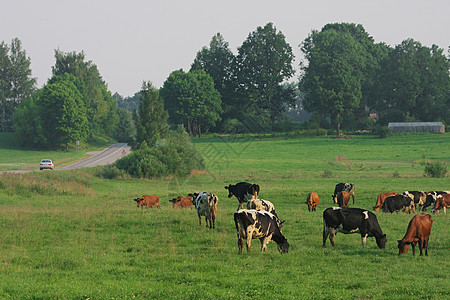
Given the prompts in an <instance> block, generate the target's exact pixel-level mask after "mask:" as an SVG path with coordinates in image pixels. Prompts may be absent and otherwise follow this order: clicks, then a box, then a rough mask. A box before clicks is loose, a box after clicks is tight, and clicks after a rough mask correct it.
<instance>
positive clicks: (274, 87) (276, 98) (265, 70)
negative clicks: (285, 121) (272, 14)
mask: <svg viewBox="0 0 450 300" xmlns="http://www.w3.org/2000/svg"><path fill="white" fill-rule="evenodd" d="M293 59H294V54H293V53H292V48H291V46H290V45H289V44H288V43H287V42H286V39H285V36H284V35H283V33H281V32H280V31H277V30H276V28H275V27H274V26H273V24H272V23H267V24H266V25H265V26H264V27H258V28H257V29H256V30H255V31H254V32H251V33H250V34H249V35H248V37H247V39H246V40H245V41H244V42H243V44H242V45H241V46H240V47H239V48H238V55H237V68H238V71H237V80H238V83H239V86H240V88H241V91H243V93H244V94H246V95H247V97H248V100H249V101H251V102H253V103H256V104H257V105H258V106H259V107H260V108H261V109H263V110H268V111H269V112H270V118H271V121H272V123H273V122H274V121H275V118H276V115H277V114H278V113H279V110H278V108H279V106H280V101H281V102H285V104H291V99H290V98H289V97H288V99H283V98H280V95H282V94H280V91H281V89H280V84H281V83H282V82H283V81H285V80H287V79H289V78H290V77H292V76H293V75H294V69H293V67H292V62H293ZM242 104H243V103H240V106H242ZM244 104H245V103H244Z"/></svg>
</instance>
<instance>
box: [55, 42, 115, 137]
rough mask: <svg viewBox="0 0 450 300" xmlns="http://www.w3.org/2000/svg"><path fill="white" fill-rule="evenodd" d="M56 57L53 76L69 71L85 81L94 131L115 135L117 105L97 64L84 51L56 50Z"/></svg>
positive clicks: (88, 107)
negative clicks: (87, 57)
mask: <svg viewBox="0 0 450 300" xmlns="http://www.w3.org/2000/svg"><path fill="white" fill-rule="evenodd" d="M55 59H56V62H55V66H53V67H52V72H53V76H57V75H63V74H65V73H68V74H72V75H74V76H75V77H76V78H78V79H80V80H81V81H82V82H83V83H84V86H85V87H86V94H87V97H86V98H85V101H86V103H85V105H86V108H87V111H88V120H89V124H90V126H91V129H92V131H93V132H95V133H99V134H107V135H113V133H114V131H115V130H116V126H117V124H118V122H119V117H118V115H117V105H116V101H115V100H114V98H113V97H112V95H111V92H109V91H108V89H107V85H106V83H105V82H104V81H103V79H102V77H101V75H100V72H99V71H98V69H97V66H96V65H95V64H94V63H92V61H86V57H85V54H84V52H81V53H76V52H69V53H64V52H62V51H60V50H55Z"/></svg>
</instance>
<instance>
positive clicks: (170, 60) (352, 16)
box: [0, 0, 450, 97]
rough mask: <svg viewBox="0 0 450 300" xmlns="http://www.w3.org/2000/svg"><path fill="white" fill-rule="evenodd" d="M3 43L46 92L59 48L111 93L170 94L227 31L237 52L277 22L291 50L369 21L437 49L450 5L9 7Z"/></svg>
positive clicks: (94, 1)
mask: <svg viewBox="0 0 450 300" xmlns="http://www.w3.org/2000/svg"><path fill="white" fill-rule="evenodd" d="M1 7H2V13H1V17H0V41H5V42H6V43H7V44H10V43H11V40H12V39H13V38H15V37H18V38H19V39H20V40H21V41H22V44H23V48H24V49H25V51H26V52H27V56H29V57H30V58H31V68H32V72H33V77H36V78H37V80H38V86H39V87H41V86H42V85H43V84H44V83H46V81H47V80H48V78H50V76H51V67H52V66H53V65H54V64H55V58H54V50H55V49H60V50H61V51H64V52H72V51H76V52H81V51H84V52H85V54H86V57H87V60H91V61H92V62H93V63H94V64H96V65H97V67H98V69H99V71H100V74H101V75H102V77H103V79H104V80H105V81H106V82H107V84H108V87H109V89H110V91H111V92H112V93H115V92H118V93H119V94H121V95H122V96H124V97H126V96H132V95H134V93H135V92H137V91H139V90H140V88H141V85H142V82H143V81H144V80H145V81H151V82H152V83H153V85H154V86H156V87H157V88H159V87H161V85H162V84H163V82H164V81H165V80H166V79H167V77H168V76H169V74H170V73H171V72H172V71H174V70H177V69H180V68H182V69H184V70H185V71H188V70H189V68H190V65H191V63H192V61H193V60H194V58H195V56H196V53H197V52H198V51H199V50H200V49H201V48H202V47H204V46H209V42H210V41H211V38H212V37H213V35H214V34H216V33H218V32H220V33H221V34H222V35H223V37H224V39H225V41H227V42H228V43H229V45H230V49H231V50H232V51H233V52H234V53H235V54H236V53H237V48H238V47H239V46H241V45H242V42H243V41H244V40H245V39H246V38H247V36H248V34H249V33H250V32H252V31H254V30H256V28H257V27H258V26H264V25H265V24H267V23H268V22H272V23H273V24H274V26H275V27H276V28H277V30H279V31H281V32H282V33H283V34H284V35H285V37H286V40H287V42H288V43H289V44H290V45H291V47H292V49H293V51H294V55H295V56H296V61H295V65H294V67H295V68H296V69H298V64H299V59H300V57H301V52H300V48H299V44H300V43H301V42H302V41H303V40H304V39H305V38H306V37H307V36H308V34H309V33H311V31H312V30H314V29H315V30H320V29H321V28H322V27H323V26H324V25H325V24H328V23H336V22H339V23H340V22H348V23H356V24H362V25H363V26H364V28H365V30H366V31H367V32H368V33H369V35H371V36H372V37H373V38H374V39H375V42H377V43H378V42H385V43H386V44H388V45H390V46H395V45H397V44H400V43H401V42H402V41H403V40H405V39H407V38H412V39H414V40H416V41H419V42H421V43H422V44H423V45H425V46H428V47H430V46H431V45H432V44H436V45H438V46H439V47H440V48H444V49H445V53H447V49H448V46H449V44H450V0H428V1H425V0H308V1H303V0H296V1H295V0H292V1H291V0H286V1H283V0H279V1H274V0H270V1H267V0H227V1H214V0H176V1H175V0H146V1H145V0H126V1H125V0H120V1H119V0H10V1H8V0H5V1H3V3H2V5H1Z"/></svg>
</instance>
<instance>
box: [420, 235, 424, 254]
mask: <svg viewBox="0 0 450 300" xmlns="http://www.w3.org/2000/svg"><path fill="white" fill-rule="evenodd" d="M423 245H424V240H423V239H419V250H420V256H422V255H423V252H422V250H423Z"/></svg>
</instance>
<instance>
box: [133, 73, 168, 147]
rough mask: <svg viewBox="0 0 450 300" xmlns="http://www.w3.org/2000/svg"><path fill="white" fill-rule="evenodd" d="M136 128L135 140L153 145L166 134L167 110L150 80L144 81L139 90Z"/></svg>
mask: <svg viewBox="0 0 450 300" xmlns="http://www.w3.org/2000/svg"><path fill="white" fill-rule="evenodd" d="M139 95H140V97H139V104H138V111H137V115H136V117H137V119H136V130H137V137H136V139H137V142H138V143H142V142H144V141H145V142H146V143H147V144H148V145H153V144H154V143H155V142H156V141H157V140H159V139H161V138H163V137H164V136H165V135H166V134H167V129H168V128H167V118H168V116H167V112H166V111H165V110H164V103H163V101H162V100H161V99H160V97H159V92H158V90H157V89H155V88H154V87H153V86H152V84H151V83H150V82H144V83H143V84H142V89H141V91H140V94H139Z"/></svg>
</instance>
